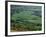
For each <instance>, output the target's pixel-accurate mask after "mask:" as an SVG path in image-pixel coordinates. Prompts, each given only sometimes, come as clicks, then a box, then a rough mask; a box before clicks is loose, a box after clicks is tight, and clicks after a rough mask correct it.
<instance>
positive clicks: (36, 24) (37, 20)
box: [11, 5, 42, 32]
mask: <svg viewBox="0 0 46 37" xmlns="http://www.w3.org/2000/svg"><path fill="white" fill-rule="evenodd" d="M34 8H35V9H34ZM41 18H42V17H41V7H40V6H36V7H35V6H21V5H20V6H17V5H11V32H16V31H40V30H41V29H42V23H41V22H42V19H41Z"/></svg>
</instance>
